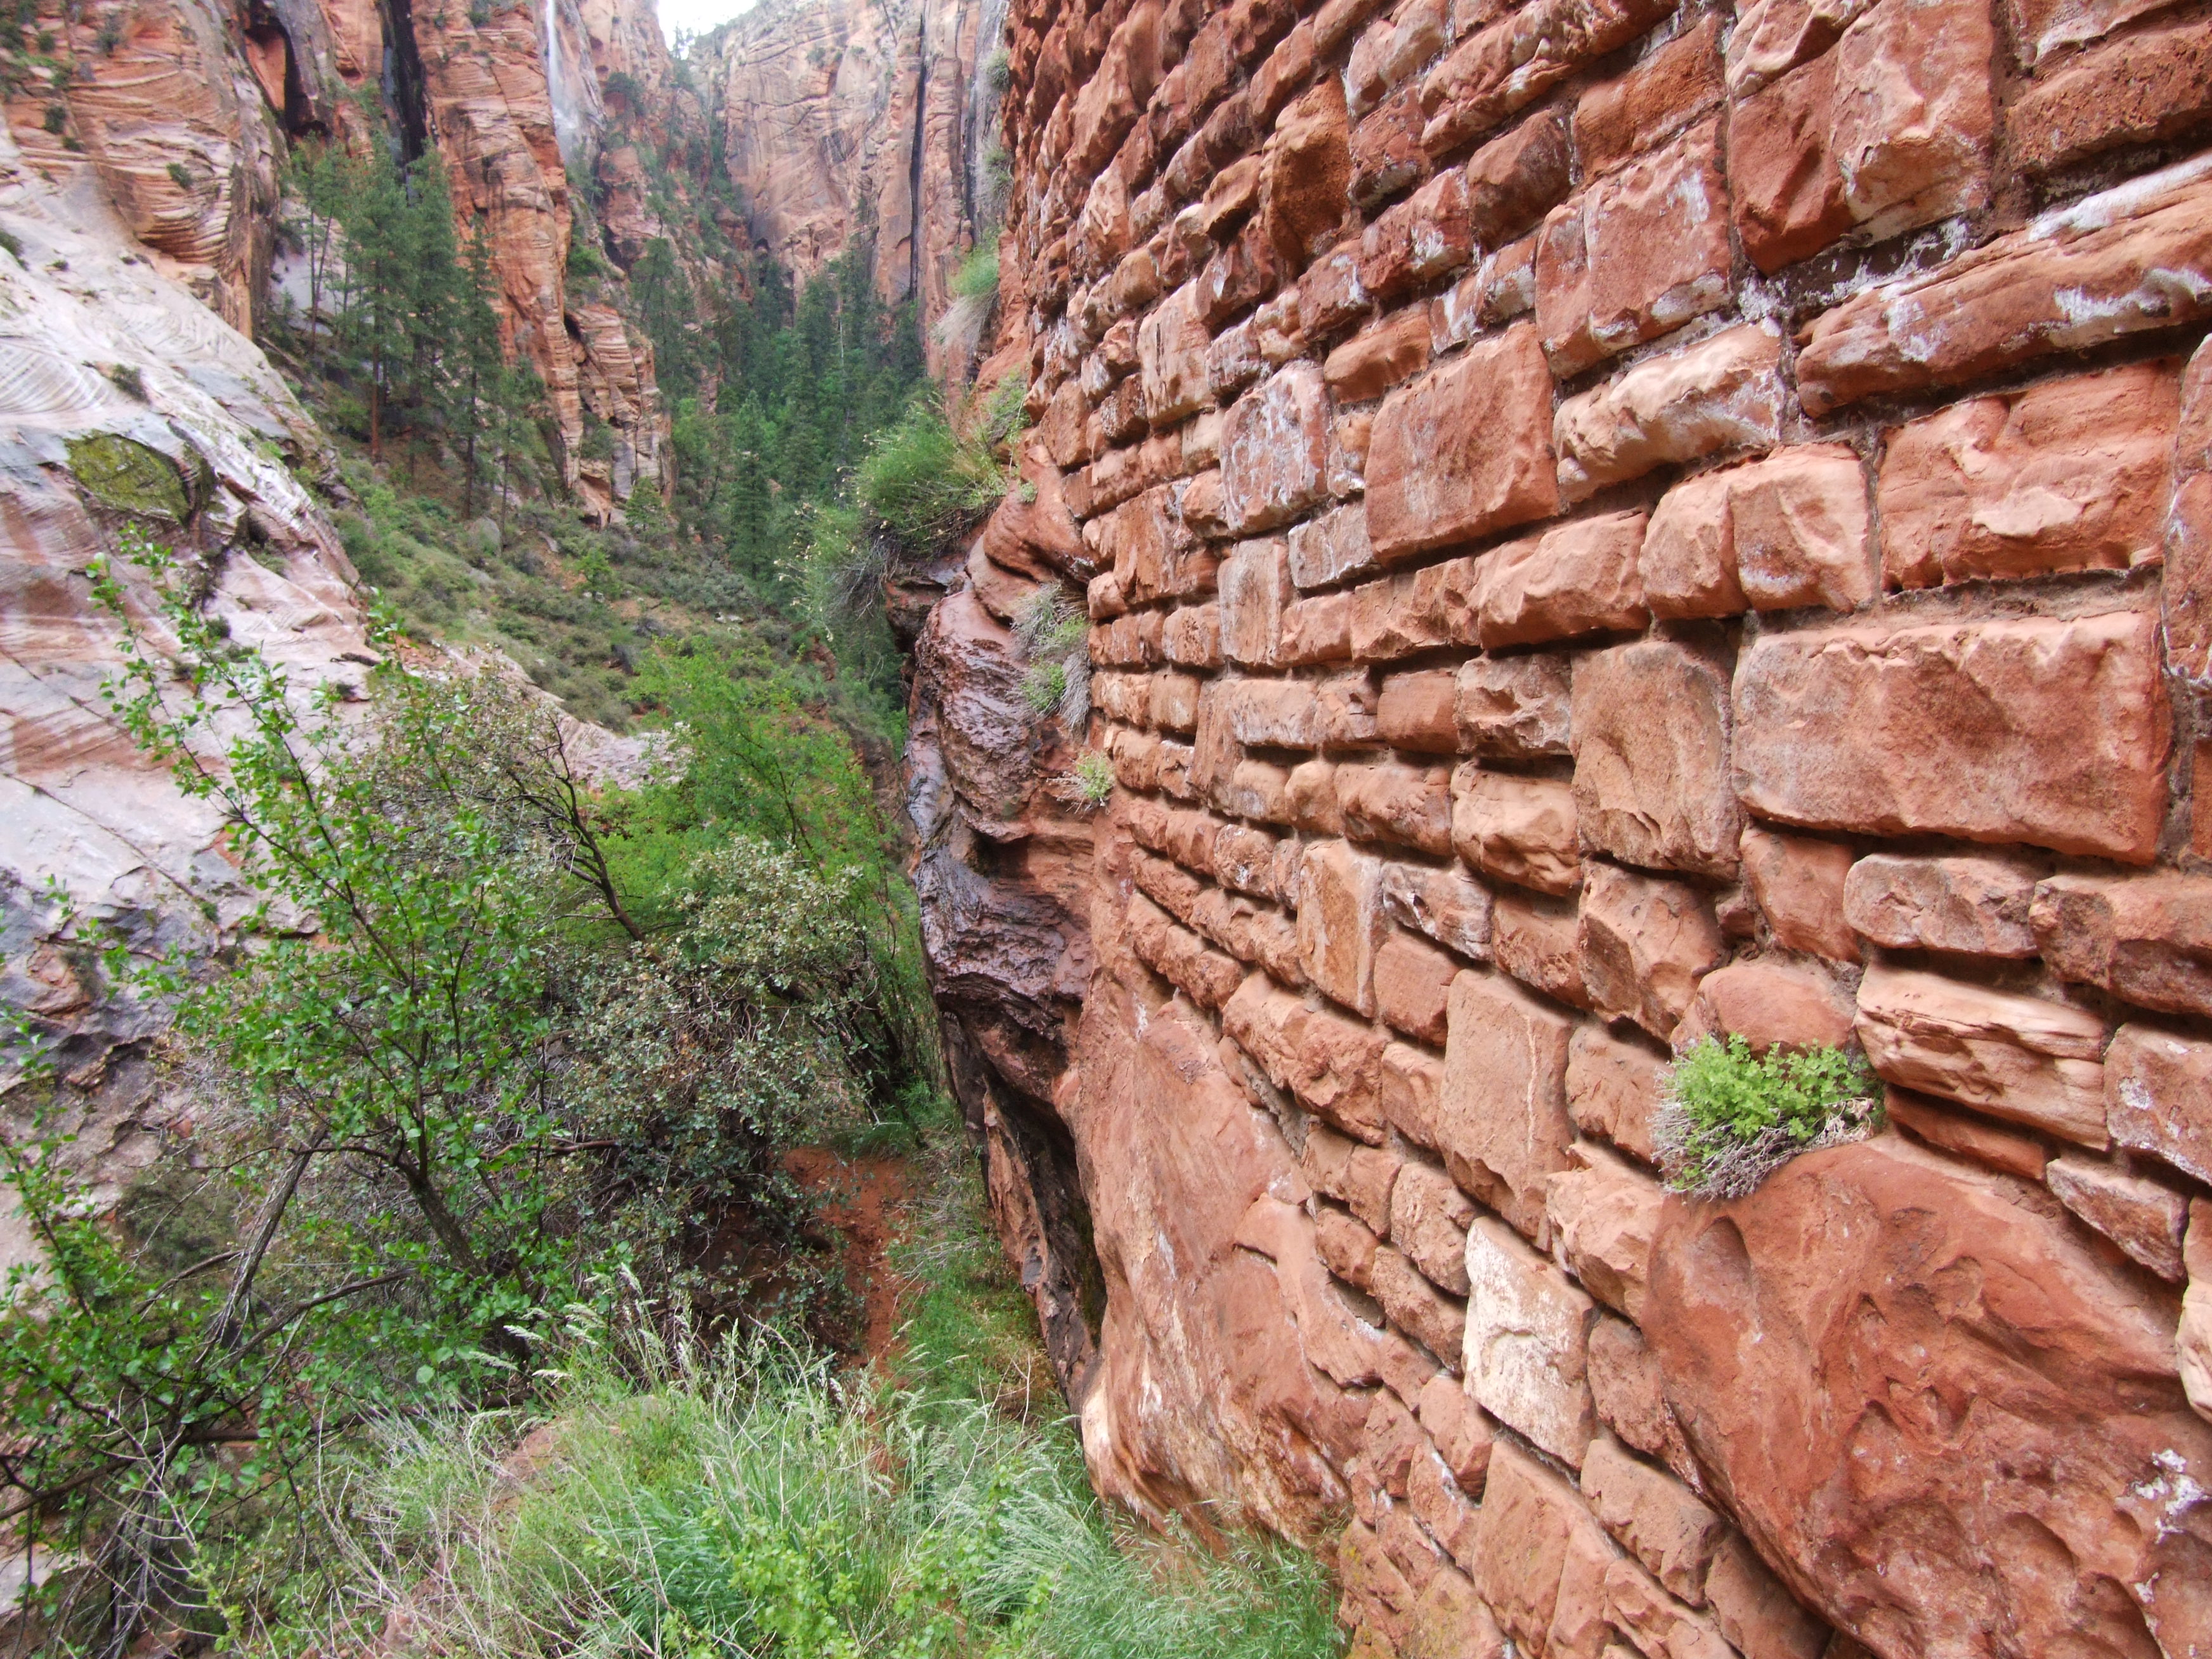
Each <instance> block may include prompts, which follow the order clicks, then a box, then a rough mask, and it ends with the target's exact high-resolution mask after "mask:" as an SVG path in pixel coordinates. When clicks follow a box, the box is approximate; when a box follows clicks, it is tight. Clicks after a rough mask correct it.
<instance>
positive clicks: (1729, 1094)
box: [1654, 1036, 1881, 1198]
mask: <svg viewBox="0 0 2212 1659" xmlns="http://www.w3.org/2000/svg"><path fill="white" fill-rule="evenodd" d="M1880 1124H1881V1103H1880V1100H1879V1098H1878V1097H1877V1094H1876V1091H1875V1078H1874V1073H1872V1072H1871V1071H1869V1069H1868V1067H1867V1064H1866V1061H1865V1060H1863V1058H1861V1057H1860V1056H1859V1055H1857V1054H1848V1053H1846V1052H1845V1051H1844V1050H1843V1049H1841V1048H1809V1049H1803V1050H1796V1051H1789V1052H1785V1051H1784V1050H1783V1049H1781V1048H1771V1049H1769V1050H1768V1051H1767V1052H1766V1053H1765V1054H1763V1055H1760V1054H1753V1052H1752V1049H1751V1045H1750V1043H1748V1042H1746V1041H1745V1040H1744V1039H1743V1038H1742V1037H1741V1036H1730V1037H1729V1038H1728V1039H1727V1040H1726V1041H1725V1042H1723V1041H1722V1040H1720V1039H1718V1038H1716V1037H1710V1036H1709V1037H1705V1038H1703V1039H1702V1040H1700V1041H1699V1042H1698V1043H1696V1044H1695V1045H1694V1046H1693V1047H1692V1048H1690V1049H1689V1050H1688V1051H1687V1052H1686V1053H1685V1054H1683V1055H1682V1057H1681V1058H1680V1060H1676V1061H1675V1063H1674V1073H1673V1076H1672V1079H1670V1081H1669V1082H1668V1088H1667V1097H1666V1100H1665V1102H1664V1103H1663V1104H1662V1107H1661V1109H1660V1113H1659V1116H1658V1119H1657V1121H1656V1124H1655V1126H1654V1127H1655V1130H1656V1137H1657V1139H1658V1145H1659V1160H1660V1163H1661V1165H1662V1167H1663V1168H1664V1169H1665V1170H1666V1172H1667V1184H1668V1186H1670V1187H1672V1188H1674V1190H1675V1191H1676V1192H1682V1193H1695V1194H1699V1195H1700V1196H1702V1197H1706V1198H1741V1197H1743V1196H1744V1195H1745V1194H1747V1193H1750V1192H1752V1191H1753V1190H1754V1189H1755V1188H1757V1187H1758V1186H1759V1182H1762V1181H1764V1180H1765V1179H1766V1177H1767V1176H1769V1175H1771V1174H1772V1173H1773V1172H1774V1171H1775V1170H1778V1169H1779V1168H1780V1167H1781V1166H1782V1165H1783V1164H1786V1163H1787V1162H1789V1161H1790V1159H1791V1158H1795V1157H1796V1156H1797V1154H1798V1153H1800V1152H1811V1151H1812V1150H1814V1148H1815V1147H1820V1146H1840V1145H1841V1144H1843V1143H1844V1142H1845V1141H1848V1140H1859V1139H1864V1138H1865V1137H1866V1136H1867V1135H1869V1134H1870V1133H1873V1132H1874V1130H1875V1128H1877V1127H1880Z"/></svg>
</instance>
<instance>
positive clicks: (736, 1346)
mask: <svg viewBox="0 0 2212 1659" xmlns="http://www.w3.org/2000/svg"><path fill="white" fill-rule="evenodd" d="M944 1152H945V1154H946V1155H945V1156H940V1157H939V1158H937V1159H936V1160H935V1162H936V1164H937V1166H938V1168H939V1170H940V1171H941V1172H942V1174H941V1176H940V1181H941V1182H942V1184H941V1185H940V1187H939V1190H938V1191H937V1192H936V1193H934V1194H932V1196H931V1198H930V1200H929V1201H928V1204H927V1213H926V1214H925V1215H923V1216H922V1217H921V1218H919V1225H915V1228H914V1230H913V1231H914V1236H915V1240H916V1241H917V1243H918V1248H917V1247H916V1246H908V1247H907V1248H906V1249H903V1250H902V1252H901V1255H902V1260H901V1261H900V1264H899V1265H900V1267H901V1269H902V1272H903V1273H906V1274H907V1275H908V1277H909V1278H910V1279H911V1280H912V1281H913V1282H914V1283H915V1285H917V1287H918V1289H917V1291H916V1297H915V1303H914V1304H910V1305H911V1307H912V1312H911V1314H910V1316H909V1317H908V1322H907V1323H906V1325H905V1327H904V1331H903V1334H904V1335H905V1336H906V1338H907V1339H908V1340H907V1345H906V1352H905V1356H904V1358H902V1361H901V1362H900V1372H899V1375H898V1376H896V1378H892V1377H885V1376H881V1375H855V1374H852V1373H846V1374H843V1375H840V1374H838V1373H836V1372H834V1371H832V1370H830V1369H829V1367H828V1366H827V1365H825V1364H823V1363H822V1362H821V1361H819V1360H817V1359H814V1358H809V1357H807V1356H805V1355H803V1354H800V1353H797V1352H793V1351H791V1350H790V1349H788V1348H787V1347H784V1346H781V1345H780V1344H778V1343H777V1342H775V1340H772V1339H769V1338H763V1337H761V1336H758V1335H754V1336H750V1337H747V1336H743V1335H740V1336H737V1337H734V1338H732V1339H731V1340H726V1341H724V1342H722V1343H720V1344H715V1343H711V1342H708V1341H707V1340H703V1339H702V1336H701V1335H700V1334H698V1333H697V1332H696V1329H695V1328H692V1327H690V1326H689V1325H688V1324H687V1323H686V1322H683V1321H681V1320H678V1319H672V1318H671V1319H667V1320H665V1321H660V1322H653V1323H651V1324H644V1323H642V1322H641V1324H640V1325H637V1326H633V1327H631V1328H629V1330H628V1331H627V1332H623V1333H619V1334H617V1333H603V1334H602V1338H603V1340H604V1337H605V1336H606V1335H614V1336H616V1338H617V1340H615V1341H612V1342H606V1343H605V1346H599V1347H596V1348H594V1347H592V1346H583V1345H579V1346H578V1347H577V1348H576V1349H575V1350H574V1351H572V1353H571V1355H570V1356H569V1358H568V1370H569V1380H568V1383H567V1386H566V1388H565V1389H564V1390H563V1395H562V1398H561V1399H560V1400H559V1401H557V1403H556V1409H555V1411H554V1413H552V1416H551V1419H550V1422H549V1423H548V1424H547V1426H546V1427H545V1428H544V1429H543V1430H542V1431H539V1432H538V1434H537V1435H535V1436H534V1437H533V1440H532V1443H533V1446H534V1448H535V1449H536V1455H533V1456H532V1460H531V1463H532V1473H531V1474H528V1475H527V1476H526V1477H525V1478H524V1479H522V1480H519V1481H518V1480H516V1479H515V1478H514V1476H513V1474H512V1473H511V1470H512V1468H513V1460H512V1458H511V1454H510V1448H512V1447H513V1445H514V1443H515V1442H516V1440H517V1438H518V1437H519V1435H520V1430H521V1429H522V1428H523V1427H524V1426H526V1425H524V1424H522V1423H519V1422H516V1421H514V1420H513V1419H510V1418H508V1417H506V1416H504V1415H500V1414H487V1413H454V1412H449V1413H437V1414H426V1415H425V1416H423V1417H422V1418H420V1419H415V1420H413V1421H406V1422H402V1421H394V1422H392V1423H390V1424H388V1425H385V1426H384V1427H383V1428H382V1430H381V1431H380V1437H379V1440H378V1442H377V1443H376V1444H375V1445H374V1448H372V1449H370V1451H369V1452H368V1455H362V1456H361V1457H359V1458H357V1459H356V1460H353V1461H351V1462H349V1464H348V1465H347V1466H346V1467H345V1468H344V1469H343V1472H342V1474H339V1475H338V1477H337V1478H335V1479H332V1478H330V1477H328V1476H326V1477H325V1480H323V1481H322V1483H321V1486H322V1487H323V1489H324V1490H325V1491H327V1492H331V1493H332V1494H333V1495H334V1497H335V1498H337V1502H336V1503H334V1504H332V1505H331V1514H330V1521H331V1527H330V1542H329V1545H328V1547H327V1548H326V1549H325V1552H324V1562H325V1571H326V1572H327V1573H328V1574H329V1576H330V1577H331V1578H332V1579H334V1580H336V1581H337V1585H338V1586H339V1587H340V1588H338V1589H337V1590H336V1591H335V1592H333V1593H328V1594H326V1595H325V1596H324V1597H323V1598H321V1599H320V1600H319V1601H318V1602H316V1603H315V1604H313V1606H312V1607H309V1608H307V1609H306V1610H305V1611H306V1612H307V1613H308V1615H309V1616H308V1617H306V1618H303V1619H301V1620H299V1621H298V1622H296V1623H295V1624H293V1625H291V1626H289V1627H286V1628H283V1629H278V1630H272V1631H270V1632H268V1636H267V1639H266V1640H265V1641H264V1642H260V1643H256V1644H252V1645H251V1646H250V1647H249V1648H248V1650H251V1651H257V1652H278V1651H285V1652H293V1651H299V1650H302V1649H303V1648H304V1649H312V1650H318V1651H325V1652H349V1651H354V1650H356V1649H358V1648H359V1647H361V1646H363V1645H365V1644H367V1642H368V1641H369V1640H373V1639H374V1636H375V1634H376V1632H378V1631H379V1629H380V1628H381V1627H382V1626H384V1624H385V1621H386V1620H387V1619H388V1618H390V1617H391V1616H392V1613H393V1612H394V1611H395V1610H396V1609H400V1608H404V1610H405V1615H404V1616H405V1617H406V1620H407V1625H408V1634H409V1639H410V1643H411V1644H413V1646H414V1648H415V1649H416V1650H419V1651H422V1652H425V1653H436V1654H442V1655H447V1656H453V1659H461V1656H477V1655H482V1656H487V1659H489V1656H493V1655H498V1656H501V1659H506V1656H509V1655H514V1654H556V1653H558V1654H599V1655H607V1656H636V1659H646V1656H684V1659H690V1656H694V1655H696V1656H700V1659H716V1656H722V1655H740V1654H754V1655H763V1656H775V1659H859V1656H862V1655H868V1656H881V1659H955V1656H967V1655H975V1656H982V1655H989V1656H994V1659H1159V1656H1173V1659H1332V1656H1334V1655H1335V1654H1336V1653H1337V1651H1338V1649H1339V1641H1338V1638H1337V1635H1336V1632H1335V1631H1334V1628H1333V1626H1332V1622H1331V1619H1330V1600H1331V1598H1330V1594H1329V1589H1328V1582H1327V1580H1326V1577H1324V1575H1323V1573H1322V1571H1321V1569H1320V1568H1319V1566H1318V1565H1316V1563H1315V1562H1314V1560H1313V1559H1311V1558H1310V1557H1308V1556H1305V1555H1304V1554H1302V1553H1299V1552H1297V1551H1295V1550H1293V1549H1291V1548H1289V1547H1284V1546H1275V1545H1268V1544H1262V1543H1257V1542H1255V1541H1250V1540H1248V1539H1241V1538H1236V1537H1231V1539H1229V1540H1227V1541H1225V1547H1222V1548H1221V1549H1220V1550H1219V1553H1213V1552H1210V1551H1207V1550H1206V1549H1204V1548H1201V1547H1197V1546H1196V1545H1195V1543H1194V1541H1191V1540H1189V1539H1188V1538H1182V1537H1162V1536H1160V1535H1159V1534H1152V1533H1147V1532H1146V1531H1144V1530H1142V1529H1141V1528H1138V1527H1136V1526H1134V1525H1133V1524H1132V1523H1131V1522H1128V1521H1127V1520H1126V1519H1124V1518H1117V1517H1115V1516H1112V1515H1110V1514H1109V1512H1108V1511H1107V1510H1106V1509H1105V1508H1104V1506H1103V1505H1102V1504H1100V1503H1099V1502H1098V1500H1097V1498H1095V1497H1094V1496H1093V1495H1092V1494H1091V1491H1090V1488H1089V1485H1088V1482H1087V1480H1086V1479H1085V1473H1084V1467H1083V1460H1082V1453H1081V1449H1080V1446H1079V1443H1078V1440H1077V1437H1076V1434H1075V1431H1074V1428H1073V1425H1072V1424H1071V1423H1070V1422H1068V1421H1067V1420H1066V1419H1065V1418H1064V1417H1060V1416H1059V1414H1058V1406H1059V1400H1058V1395H1057V1394H1056V1392H1055V1391H1054V1389H1053V1384H1052V1383H1051V1381H1050V1379H1049V1376H1048V1373H1047V1372H1046V1371H1045V1368H1044V1364H1043V1359H1042V1354H1041V1353H1040V1352H1038V1350H1037V1343H1036V1328H1035V1325H1034V1316H1033V1315H1032V1314H1031V1312H1030V1309H1029V1307H1028V1305H1027V1303H1026V1299H1025V1298H1024V1296H1023V1293H1022V1291H1021V1289H1020V1285H1019V1284H1018V1280H1017V1279H1016V1278H1015V1276H1014V1273H1012V1271H1011V1269H1010V1268H1009V1267H1008V1266H1007V1264H1006V1260H1005V1257H1004V1255H1003V1254H1002V1253H1001V1252H1000V1249H999V1248H998V1246H997V1243H996V1242H995V1241H994V1239H993V1238H992V1237H991V1236H990V1235H989V1233H988V1232H987V1231H986V1228H985V1225H984V1221H983V1215H982V1195H981V1181H980V1179H979V1178H978V1176H977V1175H976V1173H975V1169H974V1165H973V1163H972V1161H971V1160H969V1159H967V1158H964V1157H963V1155H962V1153H961V1151H960V1149H959V1147H958V1146H957V1140H956V1139H954V1137H952V1136H950V1135H948V1136H947V1137H946V1138H945V1146H944ZM303 1576H304V1575H303ZM241 1645H245V1644H241Z"/></svg>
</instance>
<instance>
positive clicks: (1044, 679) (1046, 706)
mask: <svg viewBox="0 0 2212 1659" xmlns="http://www.w3.org/2000/svg"><path fill="white" fill-rule="evenodd" d="M1066 695H1067V667H1066V665H1065V664H1064V663H1056V662H1041V663H1036V664H1033V665H1031V666H1030V670H1029V671H1028V672H1027V673H1025V674H1024V675H1023V676H1022V702H1024V704H1026V705H1027V706H1028V708H1029V711H1030V713H1031V714H1035V715H1036V716H1038V717H1039V718H1040V719H1042V718H1043V717H1044V716H1045V715H1048V714H1051V713H1052V712H1053V711H1054V709H1056V708H1059V707H1060V699H1061V698H1062V697H1065V696H1066Z"/></svg>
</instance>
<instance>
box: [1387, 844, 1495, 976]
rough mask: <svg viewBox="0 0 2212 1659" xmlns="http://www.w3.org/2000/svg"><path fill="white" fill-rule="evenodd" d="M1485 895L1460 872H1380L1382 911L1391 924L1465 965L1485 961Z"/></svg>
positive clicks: (1412, 868)
mask: <svg viewBox="0 0 2212 1659" xmlns="http://www.w3.org/2000/svg"><path fill="white" fill-rule="evenodd" d="M1490 902H1491V901H1490V890H1489V889H1488V888H1487V887H1485V886H1484V885H1483V884H1481V883H1480V882H1479V881H1476V880H1475V879H1474V878H1472V877H1471V876H1469V875H1468V874H1467V873H1466V872H1464V871H1462V870H1437V869H1432V868H1431V867H1430V866H1427V865H1420V864H1388V865H1385V866H1383V908H1384V909H1385V910H1387V911H1388V912H1389V915H1390V917H1391V919H1392V920H1393V921H1396V922H1398V923H1399V924H1400V925H1401V927H1411V928H1413V930H1414V931H1415V932H1417V933H1425V934H1427V935H1428V937H1429V938H1431V939H1434V940H1436V941H1437V944H1439V945H1444V946H1446V947H1447V948H1449V949H1450V950H1454V951H1458V952H1459V954H1460V955H1462V956H1463V957H1468V959H1469V960H1471V961H1474V962H1484V961H1487V960H1488V959H1489V957H1490Z"/></svg>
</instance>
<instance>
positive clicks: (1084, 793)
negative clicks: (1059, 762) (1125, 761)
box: [1050, 749, 1115, 812]
mask: <svg viewBox="0 0 2212 1659" xmlns="http://www.w3.org/2000/svg"><path fill="white" fill-rule="evenodd" d="M1114 782H1115V779H1114V763H1113V762H1112V761H1111V760H1109V759H1108V758H1107V757H1106V753H1105V751H1104V750H1100V749H1086V750H1084V751H1083V753H1082V754H1081V755H1080V756H1079V757H1077V759H1076V762H1075V764H1074V765H1073V766H1072V767H1070V768H1069V769H1067V770H1066V771H1065V772H1062V773H1061V774H1060V775H1059V776H1057V777H1055V778H1054V779H1053V780H1052V781H1051V783H1050V787H1051V790H1052V793H1053V794H1054V797H1055V798H1056V799H1059V800H1060V801H1063V802H1065V803H1066V805H1070V806H1073V808H1075V809H1076V810H1077V811H1079V812H1095V811H1097V810H1098V809H1099V808H1100V807H1102V806H1103V805H1106V803H1107V802H1108V801H1109V800H1111V799H1113V798H1114Z"/></svg>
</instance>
